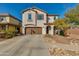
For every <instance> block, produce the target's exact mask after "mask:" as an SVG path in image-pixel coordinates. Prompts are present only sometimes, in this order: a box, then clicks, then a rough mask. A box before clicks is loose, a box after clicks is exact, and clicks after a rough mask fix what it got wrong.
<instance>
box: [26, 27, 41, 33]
mask: <svg viewBox="0 0 79 59" xmlns="http://www.w3.org/2000/svg"><path fill="white" fill-rule="evenodd" d="M25 34H42V28H41V27H26V28H25Z"/></svg>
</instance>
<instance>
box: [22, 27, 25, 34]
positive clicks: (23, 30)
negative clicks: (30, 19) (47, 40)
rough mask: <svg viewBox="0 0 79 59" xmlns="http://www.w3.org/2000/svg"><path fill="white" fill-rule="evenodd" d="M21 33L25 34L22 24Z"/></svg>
mask: <svg viewBox="0 0 79 59" xmlns="http://www.w3.org/2000/svg"><path fill="white" fill-rule="evenodd" d="M22 34H25V27H24V26H22Z"/></svg>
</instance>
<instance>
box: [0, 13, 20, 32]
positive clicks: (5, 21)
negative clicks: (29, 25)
mask: <svg viewBox="0 0 79 59" xmlns="http://www.w3.org/2000/svg"><path fill="white" fill-rule="evenodd" d="M20 29H21V21H20V20H19V19H17V18H16V17H14V16H12V15H10V14H8V13H5V14H4V13H2V14H0V32H1V31H2V30H4V31H6V30H9V31H11V32H20Z"/></svg>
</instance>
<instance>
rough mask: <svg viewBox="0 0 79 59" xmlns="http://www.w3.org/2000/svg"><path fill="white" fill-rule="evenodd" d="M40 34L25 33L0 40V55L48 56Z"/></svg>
mask: <svg viewBox="0 0 79 59" xmlns="http://www.w3.org/2000/svg"><path fill="white" fill-rule="evenodd" d="M42 39H43V37H42V35H25V36H18V37H14V38H12V39H9V40H5V41H1V42H0V55H1V56H49V52H48V46H47V45H46V43H45V42H43V41H42Z"/></svg>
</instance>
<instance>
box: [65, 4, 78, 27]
mask: <svg viewBox="0 0 79 59" xmlns="http://www.w3.org/2000/svg"><path fill="white" fill-rule="evenodd" d="M65 18H66V20H67V22H68V23H69V24H70V25H71V26H76V25H77V26H78V25H79V5H77V6H76V7H74V8H72V9H69V10H68V11H67V12H66V13H65Z"/></svg>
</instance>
